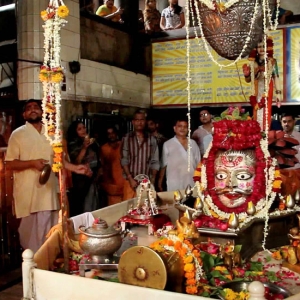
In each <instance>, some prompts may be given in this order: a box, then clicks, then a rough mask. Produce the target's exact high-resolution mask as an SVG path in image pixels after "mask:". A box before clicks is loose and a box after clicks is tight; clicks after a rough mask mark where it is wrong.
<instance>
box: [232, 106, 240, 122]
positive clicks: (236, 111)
mask: <svg viewBox="0 0 300 300" xmlns="http://www.w3.org/2000/svg"><path fill="white" fill-rule="evenodd" d="M232 116H233V117H234V119H239V118H240V110H239V108H238V107H236V108H235V109H234V110H233V112H232Z"/></svg>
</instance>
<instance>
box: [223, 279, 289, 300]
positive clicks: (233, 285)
mask: <svg viewBox="0 0 300 300" xmlns="http://www.w3.org/2000/svg"><path fill="white" fill-rule="evenodd" d="M250 283H251V282H249V281H236V282H227V283H225V284H223V285H222V287H223V288H224V289H225V288H227V289H232V290H233V291H234V292H241V291H245V290H246V291H247V290H248V286H249V284H250ZM262 284H263V285H264V287H268V288H269V289H270V293H273V294H281V295H282V296H283V297H284V299H285V298H288V297H290V296H292V293H291V292H290V291H288V290H287V289H285V288H282V287H280V286H278V285H276V284H274V283H270V282H262ZM219 297H220V299H223V298H222V297H221V296H220V295H219Z"/></svg>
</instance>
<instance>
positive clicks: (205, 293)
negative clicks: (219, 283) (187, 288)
mask: <svg viewBox="0 0 300 300" xmlns="http://www.w3.org/2000/svg"><path fill="white" fill-rule="evenodd" d="M200 296H202V297H207V298H208V297H210V296H211V294H210V293H209V292H206V291H204V292H203V293H201V294H200Z"/></svg>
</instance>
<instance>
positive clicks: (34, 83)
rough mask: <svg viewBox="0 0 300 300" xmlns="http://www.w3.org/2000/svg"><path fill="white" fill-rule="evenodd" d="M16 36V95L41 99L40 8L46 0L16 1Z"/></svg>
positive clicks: (44, 6) (41, 32)
mask: <svg viewBox="0 0 300 300" xmlns="http://www.w3.org/2000/svg"><path fill="white" fill-rule="evenodd" d="M17 5H18V7H17V14H18V15H17V20H18V22H17V23H18V24H17V32H18V35H17V38H18V59H19V60H18V71H17V82H18V93H19V95H18V97H19V100H27V99H30V98H34V99H42V95H43V93H42V84H41V83H40V81H39V70H40V65H41V63H42V62H43V56H44V49H43V44H44V40H43V28H42V25H43V21H42V19H41V17H40V12H41V10H44V9H45V8H46V7H47V5H48V1H47V0H22V1H17Z"/></svg>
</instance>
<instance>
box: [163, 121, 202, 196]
mask: <svg viewBox="0 0 300 300" xmlns="http://www.w3.org/2000/svg"><path fill="white" fill-rule="evenodd" d="M174 132H175V136H174V137H173V138H171V139H170V140H168V141H166V142H165V143H164V146H163V151H162V159H161V170H160V174H159V180H158V188H159V190H160V191H161V190H162V179H163V176H164V173H165V172H166V177H167V190H168V191H174V190H178V189H179V190H182V189H185V188H186V187H187V185H188V184H189V185H191V186H193V184H194V181H193V175H194V170H195V169H196V167H197V165H198V163H199V161H200V151H199V147H198V145H197V144H196V142H195V141H194V140H192V139H191V140H190V146H191V151H190V170H189V171H188V138H187V133H188V123H187V121H185V120H178V121H177V122H176V124H175V126H174Z"/></svg>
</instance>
